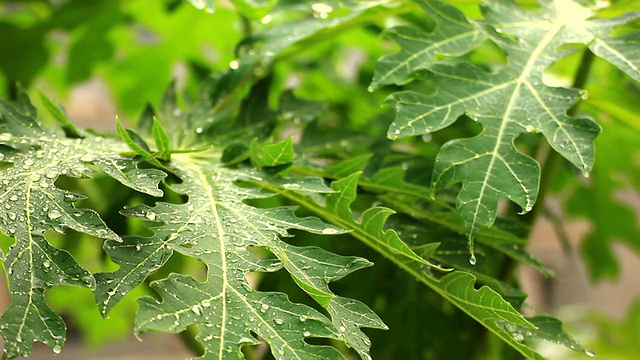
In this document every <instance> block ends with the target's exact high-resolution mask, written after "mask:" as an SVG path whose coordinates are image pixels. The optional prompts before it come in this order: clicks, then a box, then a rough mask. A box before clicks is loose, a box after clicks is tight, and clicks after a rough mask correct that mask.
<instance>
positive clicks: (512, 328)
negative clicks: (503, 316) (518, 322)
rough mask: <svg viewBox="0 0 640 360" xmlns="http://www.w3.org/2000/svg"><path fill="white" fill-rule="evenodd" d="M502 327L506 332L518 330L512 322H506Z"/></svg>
mask: <svg viewBox="0 0 640 360" xmlns="http://www.w3.org/2000/svg"><path fill="white" fill-rule="evenodd" d="M504 328H505V330H507V331H508V332H515V331H516V330H518V328H517V327H516V326H515V325H514V324H506V325H505V326H504Z"/></svg>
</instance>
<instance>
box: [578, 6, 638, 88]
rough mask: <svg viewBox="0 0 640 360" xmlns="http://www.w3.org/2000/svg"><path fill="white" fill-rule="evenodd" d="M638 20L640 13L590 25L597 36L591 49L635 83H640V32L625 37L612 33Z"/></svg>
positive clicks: (593, 22)
mask: <svg viewBox="0 0 640 360" xmlns="http://www.w3.org/2000/svg"><path fill="white" fill-rule="evenodd" d="M638 18H640V11H637V12H631V13H627V14H625V15H623V16H620V17H618V18H615V19H595V20H593V21H592V22H591V23H590V24H589V30H590V31H591V32H592V33H593V34H594V36H595V38H594V40H593V42H592V43H591V44H589V49H590V50H591V51H593V53H594V54H596V55H597V56H599V57H601V58H603V59H605V60H607V61H609V62H610V63H612V64H613V65H615V66H617V67H618V68H619V69H620V70H622V71H624V72H625V73H626V74H627V75H629V76H630V77H631V78H632V79H634V80H635V81H640V32H639V31H634V32H631V33H629V34H626V35H623V36H615V35H614V34H612V32H613V30H614V29H615V28H616V27H618V26H620V25H622V24H626V23H628V22H631V21H633V20H636V19H638Z"/></svg>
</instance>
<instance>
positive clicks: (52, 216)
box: [47, 209, 62, 220]
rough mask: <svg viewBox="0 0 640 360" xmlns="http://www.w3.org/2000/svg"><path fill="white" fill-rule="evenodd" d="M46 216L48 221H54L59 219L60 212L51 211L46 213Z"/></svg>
mask: <svg viewBox="0 0 640 360" xmlns="http://www.w3.org/2000/svg"><path fill="white" fill-rule="evenodd" d="M47 216H48V217H49V219H51V220H55V219H57V218H59V217H61V216H62V214H61V213H60V211H58V210H55V209H52V210H49V212H48V213H47Z"/></svg>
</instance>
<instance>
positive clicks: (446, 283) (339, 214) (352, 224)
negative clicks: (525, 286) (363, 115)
mask: <svg viewBox="0 0 640 360" xmlns="http://www.w3.org/2000/svg"><path fill="white" fill-rule="evenodd" d="M358 177H359V173H355V174H352V175H351V176H349V177H347V178H344V179H341V180H337V181H334V182H333V183H332V184H331V188H332V189H334V190H335V191H336V192H335V193H331V194H329V195H327V197H326V200H325V202H326V206H322V205H320V204H319V203H318V202H316V201H315V200H313V199H311V198H309V197H307V196H305V195H302V194H300V193H296V192H289V191H282V192H281V195H282V196H285V197H287V198H288V199H290V200H292V201H294V202H295V203H298V204H300V205H302V206H304V207H305V208H307V209H309V210H311V211H312V212H314V213H316V214H318V215H319V216H321V217H322V218H323V219H327V221H330V222H331V223H333V224H336V225H338V226H340V227H343V228H351V229H353V230H352V231H351V233H350V234H351V235H353V236H354V237H356V238H357V239H359V240H360V241H362V242H363V243H365V244H366V245H368V246H370V247H371V248H373V249H375V250H376V251H378V252H379V253H380V254H381V255H383V256H385V257H387V258H388V259H389V260H391V261H392V262H393V263H394V264H395V265H396V266H398V267H399V268H400V269H402V270H403V271H406V272H407V273H409V274H410V275H412V276H414V277H415V278H416V279H418V280H419V281H420V282H422V283H423V284H425V285H427V286H428V287H429V288H431V289H433V290H434V291H435V292H437V293H438V294H440V295H441V296H442V297H444V298H445V299H446V300H447V301H448V302H450V303H451V304H453V305H454V306H456V307H457V308H459V309H460V310H462V311H463V312H465V313H466V314H467V315H469V316H471V317H472V318H473V319H475V320H476V321H478V322H479V323H480V324H482V325H483V326H484V327H486V328H487V329H489V330H490V331H491V332H493V333H495V334H496V335H497V336H498V337H499V338H501V339H502V340H503V341H505V342H506V343H507V344H509V345H510V346H512V347H513V348H514V349H516V350H517V351H519V352H520V353H521V354H523V355H525V356H527V357H528V358H531V359H544V358H543V357H542V356H541V355H540V354H538V353H537V352H536V351H535V350H534V349H532V348H531V347H529V346H528V345H527V344H525V343H522V341H521V340H520V339H519V337H517V336H516V337H514V336H513V334H512V332H510V331H508V330H507V329H506V328H505V327H504V324H513V325H515V326H518V327H519V329H529V330H530V331H533V330H535V329H536V326H535V325H534V324H533V323H531V322H529V321H528V320H527V319H526V318H525V317H524V316H523V315H522V314H520V313H519V312H518V311H517V310H516V309H515V308H514V307H513V306H512V305H511V304H510V303H509V302H508V301H506V300H505V299H504V298H503V297H502V296H501V295H500V294H499V293H497V292H496V291H495V290H493V289H491V288H489V287H487V286H482V287H480V288H479V289H476V287H475V283H476V277H475V276H474V275H472V274H470V273H468V272H465V271H454V272H452V273H450V274H447V275H445V276H443V277H439V276H437V272H436V274H434V273H433V272H432V271H431V269H434V268H437V267H435V266H434V265H433V264H432V262H431V261H429V259H437V256H435V254H434V252H435V251H436V249H437V248H438V246H439V244H438V243H431V244H426V245H424V246H421V247H420V248H419V249H416V251H419V254H420V255H418V254H417V253H416V252H415V251H414V250H413V249H411V248H410V247H409V246H408V245H407V244H406V243H405V242H404V241H403V240H402V239H400V237H399V236H398V234H397V232H396V231H394V230H391V229H389V230H383V226H384V224H385V222H386V219H387V218H388V216H389V215H391V214H392V212H393V211H392V210H390V209H386V208H382V207H373V208H370V209H367V210H366V211H364V212H363V213H362V215H361V217H360V218H361V220H360V221H359V222H358V221H355V220H354V219H353V216H352V213H351V210H350V209H349V206H350V204H351V203H352V202H353V201H354V200H355V198H356V189H357V183H358ZM264 186H266V187H268V185H266V184H264ZM268 188H269V187H268ZM271 189H272V190H274V191H275V190H276V189H275V188H271ZM487 280H488V282H489V283H491V284H492V285H495V284H496V282H495V280H493V279H492V278H489V277H487ZM500 286H502V285H500ZM501 289H503V288H501ZM505 293H506V294H507V295H509V296H515V297H517V299H515V298H514V300H518V299H519V301H521V300H522V298H521V294H516V293H514V292H513V291H511V290H508V291H506V292H505ZM558 334H560V333H558ZM562 334H564V333H562ZM563 336H564V335H563ZM567 344H568V343H567Z"/></svg>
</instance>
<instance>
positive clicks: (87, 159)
mask: <svg viewBox="0 0 640 360" xmlns="http://www.w3.org/2000/svg"><path fill="white" fill-rule="evenodd" d="M80 160H81V161H85V162H92V161H95V157H93V155H91V154H84V155H82V157H81V158H80Z"/></svg>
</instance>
